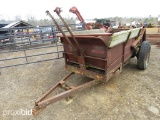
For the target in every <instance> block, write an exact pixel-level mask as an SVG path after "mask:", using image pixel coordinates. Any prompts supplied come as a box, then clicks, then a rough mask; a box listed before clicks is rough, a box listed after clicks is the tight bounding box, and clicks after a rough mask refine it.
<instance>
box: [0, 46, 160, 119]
mask: <svg viewBox="0 0 160 120" xmlns="http://www.w3.org/2000/svg"><path fill="white" fill-rule="evenodd" d="M0 72H1V75H0V120H76V119H77V120H160V49H158V48H156V47H155V46H152V50H151V57H150V64H149V67H148V69H147V70H145V71H140V70H137V68H136V58H134V59H131V61H130V63H129V64H128V65H127V66H125V67H124V68H123V71H122V73H121V74H119V75H117V76H115V77H114V78H112V79H110V80H109V81H108V82H107V83H101V84H98V85H96V86H93V87H90V88H87V89H85V90H83V91H81V92H77V93H75V94H74V95H73V98H72V101H71V102H66V100H64V99H63V100H61V101H58V102H56V103H54V104H51V105H49V106H48V107H47V108H46V109H45V110H44V111H42V112H41V113H40V114H39V115H37V116H35V117H33V116H32V115H16V114H13V111H14V112H15V111H18V110H22V109H23V110H31V109H32V108H33V106H34V102H35V101H36V100H37V98H39V97H40V96H41V95H42V94H43V93H45V92H46V91H47V90H48V89H49V88H50V87H51V86H53V85H54V84H55V83H57V82H58V81H59V80H60V79H62V78H63V77H64V76H66V75H67V74H68V73H69V72H68V71H67V70H65V67H64V60H63V59H60V60H55V61H48V62H42V63H36V64H30V65H23V66H18V67H11V68H5V69H0ZM86 80H89V78H87V77H85V76H81V75H78V74H76V75H74V76H73V77H72V78H71V81H72V83H81V82H84V81H86ZM11 110H12V113H11V112H10V113H7V112H8V111H11ZM11 114H12V115H11Z"/></svg>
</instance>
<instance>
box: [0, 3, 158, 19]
mask: <svg viewBox="0 0 160 120" xmlns="http://www.w3.org/2000/svg"><path fill="white" fill-rule="evenodd" d="M149 1H150V2H148V1H147V0H25V1H24V0H1V7H0V19H1V18H6V19H13V18H14V16H21V18H22V19H25V18H27V16H30V15H31V16H34V17H36V18H37V19H44V18H46V19H48V16H46V15H45V11H46V10H49V11H50V12H52V13H53V10H54V9H55V7H62V9H63V13H62V14H61V15H62V16H63V17H75V15H74V14H72V13H69V9H70V8H71V7H72V6H76V7H77V8H78V10H79V11H80V13H81V15H82V16H83V18H84V19H93V18H105V17H115V16H119V17H148V16H149V15H151V16H154V17H158V15H160V7H159V6H160V0H149ZM53 15H54V16H55V17H56V16H57V15H56V14H55V13H53Z"/></svg>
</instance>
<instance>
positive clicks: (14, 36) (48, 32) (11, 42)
mask: <svg viewBox="0 0 160 120" xmlns="http://www.w3.org/2000/svg"><path fill="white" fill-rule="evenodd" d="M0 33H1V34H0V68H6V67H12V66H19V65H25V64H31V63H37V62H43V61H49V60H55V59H60V58H62V57H63V46H62V44H61V43H60V41H59V39H58V38H56V34H58V33H59V31H58V30H56V27H55V26H54V25H53V26H41V27H16V28H8V29H4V28H3V29H2V28H1V29H0Z"/></svg>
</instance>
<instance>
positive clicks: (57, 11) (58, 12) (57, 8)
mask: <svg viewBox="0 0 160 120" xmlns="http://www.w3.org/2000/svg"><path fill="white" fill-rule="evenodd" d="M54 12H56V13H57V15H58V16H59V17H60V19H61V20H62V22H63V24H64V25H65V27H66V28H67V30H68V32H69V33H70V34H71V36H72V37H73V40H74V41H75V43H76V45H77V47H78V49H79V51H80V52H81V55H83V56H84V53H83V51H82V50H81V48H80V46H79V44H78V42H77V40H76V38H75V37H74V35H73V33H72V31H71V30H70V29H69V26H68V25H67V23H66V22H65V21H64V19H63V18H62V16H61V15H60V12H61V9H60V8H59V7H56V9H55V10H54Z"/></svg>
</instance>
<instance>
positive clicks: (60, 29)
mask: <svg viewBox="0 0 160 120" xmlns="http://www.w3.org/2000/svg"><path fill="white" fill-rule="evenodd" d="M46 14H47V15H49V17H50V18H51V19H52V20H53V22H54V23H55V25H56V26H57V28H58V29H59V31H60V32H61V33H62V35H63V36H64V37H65V39H66V40H67V42H68V43H69V45H70V46H71V47H72V49H73V50H74V53H75V55H77V54H78V53H77V49H76V48H75V46H73V44H72V43H71V41H70V40H69V39H68V37H67V36H66V35H65V33H64V32H63V30H62V28H61V27H60V26H59V25H58V23H57V21H56V20H55V19H54V17H53V16H52V15H51V13H50V12H49V11H48V10H47V11H46Z"/></svg>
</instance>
